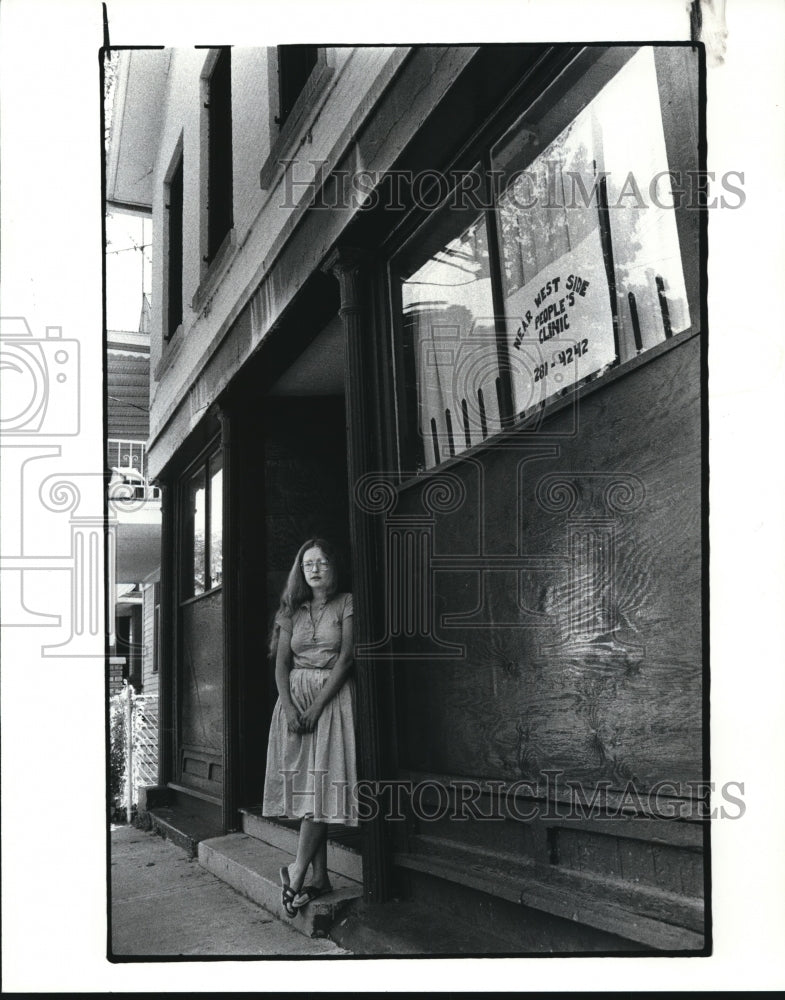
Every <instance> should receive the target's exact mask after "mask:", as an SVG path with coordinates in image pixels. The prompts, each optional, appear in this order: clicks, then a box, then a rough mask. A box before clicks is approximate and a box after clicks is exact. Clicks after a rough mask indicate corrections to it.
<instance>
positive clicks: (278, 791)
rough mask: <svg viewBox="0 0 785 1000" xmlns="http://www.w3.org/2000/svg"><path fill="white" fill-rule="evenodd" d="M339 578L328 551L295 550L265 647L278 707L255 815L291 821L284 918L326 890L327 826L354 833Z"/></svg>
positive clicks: (345, 622)
mask: <svg viewBox="0 0 785 1000" xmlns="http://www.w3.org/2000/svg"><path fill="white" fill-rule="evenodd" d="M338 571H339V566H338V554H337V552H336V551H335V549H334V548H333V547H332V546H331V545H330V544H329V542H326V541H324V539H321V538H311V539H309V540H308V541H307V542H305V544H303V545H301V546H300V550H299V551H298V553H297V556H296V558H295V560H294V564H293V566H292V568H291V571H290V572H289V578H288V580H287V581H286V586H285V587H284V591H283V593H282V595H281V603H280V606H279V608H278V612H277V614H276V616H275V623H274V625H273V629H272V635H271V638H270V656H271V658H272V659H273V660H274V662H275V682H276V686H277V688H278V701H277V702H276V705H275V709H274V710H273V718H272V722H271V724H270V738H269V743H268V748H267V773H266V776H265V783H264V806H263V813H264V815H265V816H270V817H278V818H288V819H294V818H299V819H300V836H299V840H298V844H297V856H296V857H295V859H294V861H293V863H292V864H290V865H284V866H282V868H281V870H280V878H281V902H282V904H283V906H284V909H285V910H286V912H287V913H288V914H289V916H290V917H293V916H296V915H297V912H298V910H300V909H302V907H303V906H306V905H307V904H308V903H309V902H310V901H311V900H312V899H315V898H316V897H317V896H321V895H323V894H324V893H325V892H329V891H330V890H331V888H332V886H331V885H330V879H329V875H328V872H327V824H328V823H342V824H345V825H347V826H356V825H357V810H356V803H355V798H354V792H355V784H356V781H357V772H356V764H355V735H354V702H355V694H354V680H353V678H352V677H351V668H352V664H353V639H352V634H353V633H352V622H353V618H352V615H353V606H352V595H351V594H349V593H340V592H339V591H338ZM309 865H311V866H312V867H313V876H312V880H311V882H310V883H309V884H307V885H306V884H305V876H306V873H307V871H308V867H309Z"/></svg>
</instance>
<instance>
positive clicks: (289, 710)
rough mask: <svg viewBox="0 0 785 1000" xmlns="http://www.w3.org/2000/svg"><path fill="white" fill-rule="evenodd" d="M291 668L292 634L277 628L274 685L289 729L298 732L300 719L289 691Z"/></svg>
mask: <svg viewBox="0 0 785 1000" xmlns="http://www.w3.org/2000/svg"><path fill="white" fill-rule="evenodd" d="M291 669H292V635H291V632H287V631H286V630H285V629H282V628H279V630H278V651H277V652H276V654H275V686H276V687H277V688H278V697H279V698H280V699H281V708H282V709H283V712H284V715H285V716H286V721H287V723H288V725H289V730H290V732H292V733H299V732H300V729H301V725H302V723H301V719H300V716H299V714H298V712H297V709H296V708H295V707H294V704H293V702H292V695H291V691H290V690H289V673H290V671H291Z"/></svg>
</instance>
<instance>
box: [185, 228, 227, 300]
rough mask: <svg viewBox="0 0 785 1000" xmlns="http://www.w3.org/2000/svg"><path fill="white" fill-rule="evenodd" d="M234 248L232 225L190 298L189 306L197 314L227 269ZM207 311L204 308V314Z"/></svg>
mask: <svg viewBox="0 0 785 1000" xmlns="http://www.w3.org/2000/svg"><path fill="white" fill-rule="evenodd" d="M236 250H237V234H236V231H235V229H234V227H232V228H231V229H230V230H229V232H228V233H227V234H226V236H224V239H223V243H221V245H220V247H218V250H217V252H216V254H215V257H213V259H212V260H211V261H210V263H209V264H208V265H207V269H206V270H205V272H204V274H203V275H202V280H201V281H200V282H199V287H198V288H197V289H196V291H195V292H194V297H193V298H192V299H191V308H192V309H193V311H194V312H195V313H196V314H197V315H198V314H199V313H201V312H202V311H203V310H205V306H206V304H207V303H208V302H209V300H210V298H211V297H212V295H213V293H214V292H215V289H216V287H217V286H218V284H219V283H220V281H221V279H222V278H223V276H224V275H225V274H226V272H227V271H228V270H229V266H230V265H231V263H232V260H233V258H234V254H235V251H236ZM207 312H209V310H205V314H207Z"/></svg>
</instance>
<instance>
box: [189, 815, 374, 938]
mask: <svg viewBox="0 0 785 1000" xmlns="http://www.w3.org/2000/svg"><path fill="white" fill-rule="evenodd" d="M198 857H199V864H200V865H202V867H203V868H206V869H207V870H208V871H210V872H212V873H213V875H215V876H217V877H218V878H220V879H221V880H222V881H223V882H226V883H227V884H228V885H230V886H231V887H232V888H233V889H236V890H237V891H238V892H240V893H242V894H243V895H244V896H247V897H248V898H249V899H251V900H253V902H255V903H257V904H258V905H259V906H262V907H264V909H265V910H268V911H269V912H270V913H273V914H274V915H275V916H276V917H278V918H279V919H281V920H282V921H283V922H284V923H287V924H289V926H290V927H292V928H293V929H294V930H296V931H299V932H300V933H301V934H305V935H306V936H307V937H326V936H327V934H328V933H329V931H330V928H331V927H332V926H333V924H334V923H335V922H336V921H337V920H338V918H339V917H340V916H341V914H342V913H343V912H344V911H345V910H346V909H347V907H348V906H349V905H350V903H351V902H352V901H353V900H357V899H360V898H361V897H362V885H361V884H360V883H359V882H356V881H354V880H353V879H348V878H346V877H345V876H344V875H341V874H338V873H336V872H331V873H330V881H331V882H332V884H333V892H331V893H329V895H326V896H323V897H321V898H320V899H315V900H314V901H313V902H311V903H309V904H308V905H307V906H305V907H304V908H303V909H302V910H300V911H299V913H298V914H297V915H296V916H294V917H290V916H289V915H288V914H287V913H286V911H285V910H284V908H283V906H282V904H281V883H280V880H279V874H278V873H279V871H280V868H281V865H285V864H289V863H290V862H291V860H292V856H291V853H290V852H289V851H283V850H281V849H280V848H278V847H275V846H273V845H272V844H267V843H264V842H263V841H261V840H258V839H257V838H256V837H251V836H249V835H248V834H247V833H229V834H227V835H226V836H224V837H214V838H212V839H211V840H203V841H201V842H200V844H199V855H198Z"/></svg>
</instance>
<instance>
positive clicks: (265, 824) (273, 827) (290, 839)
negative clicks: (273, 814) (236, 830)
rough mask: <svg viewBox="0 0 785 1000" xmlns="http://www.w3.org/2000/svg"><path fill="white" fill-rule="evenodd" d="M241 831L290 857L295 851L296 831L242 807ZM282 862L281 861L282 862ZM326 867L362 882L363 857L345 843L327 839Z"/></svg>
mask: <svg viewBox="0 0 785 1000" xmlns="http://www.w3.org/2000/svg"><path fill="white" fill-rule="evenodd" d="M241 812H242V814H243V833H247V834H248V836H249V837H255V838H256V839H257V840H262V841H264V843H266V844H272V846H273V847H277V848H278V849H279V850H281V851H286V852H287V854H289V855H290V859H291V858H293V857H294V855H295V854H296V853H297V837H298V831H297V830H295V829H290V828H288V827H285V826H281V824H280V823H274V822H273V821H272V820H269V819H265V818H264V817H263V816H259V815H257V814H256V813H255V812H253V811H252V810H248V809H242V810H241ZM282 863H283V862H282ZM327 867H328V868H329V869H330V871H331V872H337V873H338V874H339V875H344V876H345V877H346V878H349V879H352V880H353V881H355V882H360V883H362V880H363V859H362V856H361V854H360V852H359V851H357V850H354V849H353V848H351V847H347V846H346V845H345V844H341V843H336V842H335V841H333V840H328V841H327Z"/></svg>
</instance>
